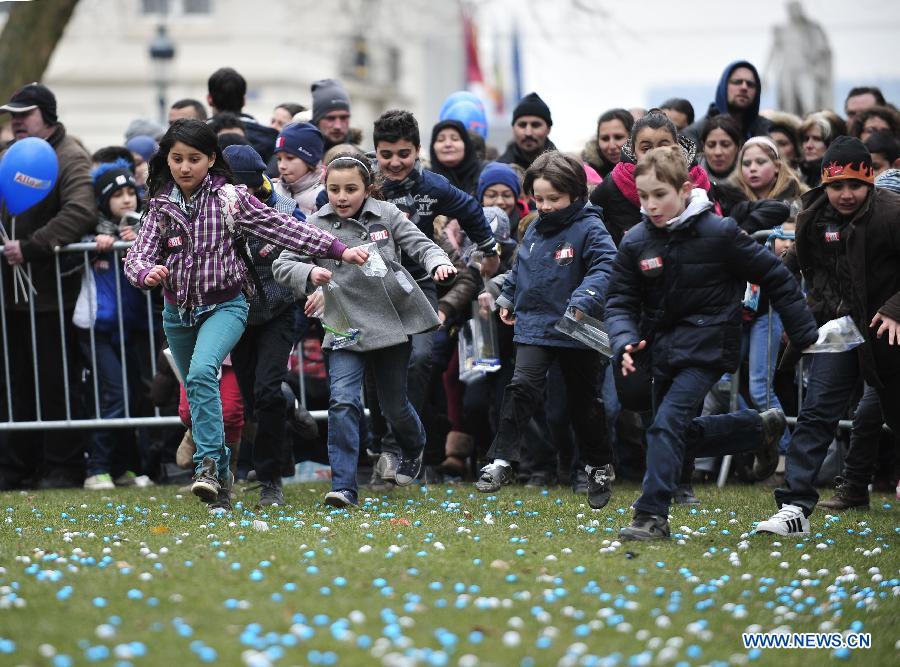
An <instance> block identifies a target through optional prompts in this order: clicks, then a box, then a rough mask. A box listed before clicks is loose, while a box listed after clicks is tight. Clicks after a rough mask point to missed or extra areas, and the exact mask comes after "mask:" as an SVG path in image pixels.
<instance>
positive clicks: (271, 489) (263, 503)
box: [246, 479, 284, 507]
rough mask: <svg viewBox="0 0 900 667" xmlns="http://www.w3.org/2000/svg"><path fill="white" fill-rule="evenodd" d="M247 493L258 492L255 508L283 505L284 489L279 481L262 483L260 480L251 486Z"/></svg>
mask: <svg viewBox="0 0 900 667" xmlns="http://www.w3.org/2000/svg"><path fill="white" fill-rule="evenodd" d="M246 490H247V491H259V502H257V503H256V506H257V507H280V506H282V505H284V489H283V488H282V486H281V480H280V479H279V480H277V481H271V482H264V481H262V480H260V482H259V484H257V485H256V486H251V487H249V488H247V489H246Z"/></svg>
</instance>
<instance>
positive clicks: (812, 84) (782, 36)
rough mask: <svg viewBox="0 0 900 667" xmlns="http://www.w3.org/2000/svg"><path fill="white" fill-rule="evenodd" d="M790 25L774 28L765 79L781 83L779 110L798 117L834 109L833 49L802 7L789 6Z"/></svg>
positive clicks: (793, 2)
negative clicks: (771, 78) (773, 78)
mask: <svg viewBox="0 0 900 667" xmlns="http://www.w3.org/2000/svg"><path fill="white" fill-rule="evenodd" d="M787 12H788V22H787V23H786V24H784V25H778V26H775V28H774V40H773V42H774V43H773V44H772V50H771V52H770V53H769V59H768V63H767V65H766V69H765V72H766V74H765V76H766V78H767V79H768V78H769V77H770V76H774V77H775V78H776V79H777V81H778V107H779V109H781V110H782V111H789V112H790V113H793V114H796V115H798V116H805V115H806V114H807V113H810V112H812V111H819V110H821V109H830V108H831V107H832V106H833V105H834V93H833V90H832V81H831V47H830V46H829V45H828V37H827V36H826V34H825V31H824V30H823V29H822V27H821V26H820V25H819V24H818V23H816V22H814V21H812V20H810V19H809V18H807V16H806V15H805V14H804V13H803V7H802V6H801V5H800V3H799V2H797V1H796V0H793V1H792V2H789V3H787Z"/></svg>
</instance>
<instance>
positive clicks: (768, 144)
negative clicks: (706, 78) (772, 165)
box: [741, 137, 781, 160]
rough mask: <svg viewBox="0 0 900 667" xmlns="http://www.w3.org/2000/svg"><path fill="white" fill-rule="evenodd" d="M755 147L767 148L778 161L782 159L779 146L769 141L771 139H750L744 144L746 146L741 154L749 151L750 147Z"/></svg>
mask: <svg viewBox="0 0 900 667" xmlns="http://www.w3.org/2000/svg"><path fill="white" fill-rule="evenodd" d="M754 145H756V146H765V147H766V148H768V149H769V150H770V151H772V155H774V156H775V159H776V160H780V159H781V153H780V152H779V150H778V146H777V145H776V144H775V142H774V141H772V140H771V139H769V137H750V138H749V139H747V141H745V142H744V146H743V148H742V149H741V152H742V153H743V152H744V151H745V150H747V147H748V146H754Z"/></svg>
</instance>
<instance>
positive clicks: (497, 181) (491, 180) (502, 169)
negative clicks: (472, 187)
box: [475, 162, 522, 204]
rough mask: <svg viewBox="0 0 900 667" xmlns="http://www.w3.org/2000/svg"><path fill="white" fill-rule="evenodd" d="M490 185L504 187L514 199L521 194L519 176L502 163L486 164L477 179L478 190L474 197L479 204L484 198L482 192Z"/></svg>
mask: <svg viewBox="0 0 900 667" xmlns="http://www.w3.org/2000/svg"><path fill="white" fill-rule="evenodd" d="M492 185H505V186H506V187H508V188H509V189H510V190H512V191H513V194H514V195H515V196H516V199H518V198H519V195H520V194H521V193H522V184H521V183H519V176H518V175H517V174H516V172H515V171H513V169H512V167H510V166H509V165H508V164H504V163H502V162H488V163H487V164H486V165H485V166H484V169H482V170H481V176H479V177H478V189H477V190H476V191H475V197H476V198H477V199H478V203H479V204H480V203H481V201H482V198H483V197H484V191H485V190H487V189H488V188H489V187H491V186H492Z"/></svg>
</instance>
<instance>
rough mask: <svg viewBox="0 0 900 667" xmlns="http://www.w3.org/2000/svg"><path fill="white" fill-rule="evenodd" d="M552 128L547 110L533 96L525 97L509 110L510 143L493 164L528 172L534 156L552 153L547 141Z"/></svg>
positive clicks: (550, 145)
mask: <svg viewBox="0 0 900 667" xmlns="http://www.w3.org/2000/svg"><path fill="white" fill-rule="evenodd" d="M552 126H553V118H552V117H551V116H550V107H548V106H547V103H546V102H544V100H542V99H541V98H540V96H539V95H538V94H537V93H528V95H526V96H525V97H523V98H522V99H521V100H520V101H519V104H518V105H517V106H516V108H515V109H513V119H512V128H513V140H512V141H511V142H510V144H509V145H508V146H507V147H506V152H505V153H503V155H501V156H500V157H499V158H497V162H505V163H507V164H517V165H519V166H520V167H521V168H522V169H528V167H530V166H531V163H532V162H534V160H535V158H536V157H537V156H538V155H540V154H541V153H543V152H544V151H552V150H556V146H554V145H553V142H552V141H550V139H549V135H550V128H551V127H552Z"/></svg>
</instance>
